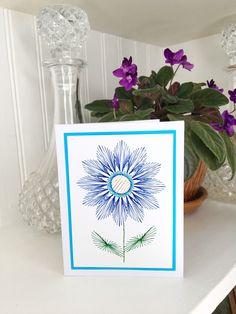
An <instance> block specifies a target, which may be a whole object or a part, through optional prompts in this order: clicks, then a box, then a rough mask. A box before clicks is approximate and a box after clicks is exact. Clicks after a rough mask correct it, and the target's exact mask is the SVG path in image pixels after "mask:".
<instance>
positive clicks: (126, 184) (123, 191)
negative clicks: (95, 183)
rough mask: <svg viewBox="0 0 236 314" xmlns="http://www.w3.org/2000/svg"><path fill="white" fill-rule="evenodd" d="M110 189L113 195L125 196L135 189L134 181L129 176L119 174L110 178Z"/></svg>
mask: <svg viewBox="0 0 236 314" xmlns="http://www.w3.org/2000/svg"><path fill="white" fill-rule="evenodd" d="M108 187H109V190H110V192H111V193H112V194H114V195H116V196H125V195H127V194H129V192H130V191H131V189H132V188H133V180H132V178H131V177H130V176H129V175H128V174H126V173H122V172H117V173H114V174H113V175H112V176H111V177H110V180H109V183H108Z"/></svg>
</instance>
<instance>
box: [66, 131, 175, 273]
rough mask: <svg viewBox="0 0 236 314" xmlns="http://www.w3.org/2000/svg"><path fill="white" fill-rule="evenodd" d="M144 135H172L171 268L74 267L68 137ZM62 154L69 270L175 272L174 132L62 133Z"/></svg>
mask: <svg viewBox="0 0 236 314" xmlns="http://www.w3.org/2000/svg"><path fill="white" fill-rule="evenodd" d="M140 134H142V135H146V134H172V135H173V226H172V267H169V268H147V267H91V266H88V267H86V266H75V265H74V253H73V235H72V219H71V195H70V173H69V160H68V137H71V136H96V135H99V136H101V135H106V136H107V135H108V136H109V135H140ZM64 153H65V170H66V191H67V205H68V227H69V244H70V245H69V247H70V266H71V270H143V271H176V130H150V131H107V132H73V133H72V132H70V133H64Z"/></svg>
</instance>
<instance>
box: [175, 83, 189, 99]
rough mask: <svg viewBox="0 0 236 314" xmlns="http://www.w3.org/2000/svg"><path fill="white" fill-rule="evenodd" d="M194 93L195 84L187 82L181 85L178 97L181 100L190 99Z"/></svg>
mask: <svg viewBox="0 0 236 314" xmlns="http://www.w3.org/2000/svg"><path fill="white" fill-rule="evenodd" d="M192 91H193V83H192V82H187V83H183V84H181V85H180V87H179V89H178V91H177V94H176V96H178V97H179V98H186V97H188V96H189V95H190V94H191V93H192Z"/></svg>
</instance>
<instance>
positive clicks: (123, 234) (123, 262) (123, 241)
mask: <svg viewBox="0 0 236 314" xmlns="http://www.w3.org/2000/svg"><path fill="white" fill-rule="evenodd" d="M124 262H125V223H123V263H124Z"/></svg>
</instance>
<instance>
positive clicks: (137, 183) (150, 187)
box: [133, 178, 165, 194]
mask: <svg viewBox="0 0 236 314" xmlns="http://www.w3.org/2000/svg"><path fill="white" fill-rule="evenodd" d="M133 182H134V187H133V191H136V192H137V193H138V192H139V191H145V193H148V194H153V193H159V192H161V191H162V190H163V189H164V188H165V185H164V183H162V182H161V181H159V180H157V179H152V178H140V179H135V180H133Z"/></svg>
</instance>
